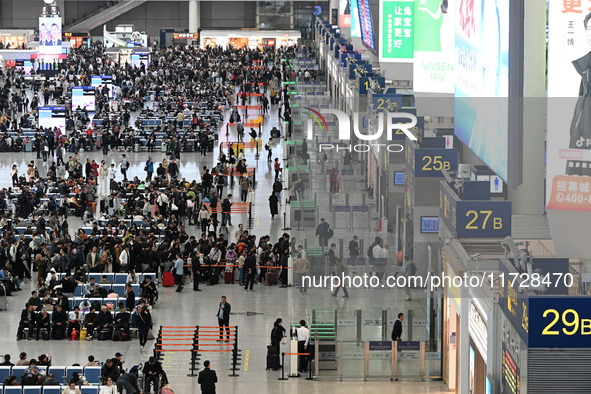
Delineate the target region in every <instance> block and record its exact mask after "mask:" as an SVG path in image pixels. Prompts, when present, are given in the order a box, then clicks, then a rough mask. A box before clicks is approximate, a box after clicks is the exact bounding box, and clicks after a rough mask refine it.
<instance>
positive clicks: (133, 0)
mask: <svg viewBox="0 0 591 394" xmlns="http://www.w3.org/2000/svg"><path fill="white" fill-rule="evenodd" d="M146 1H147V0H122V1H120V2H118V3H117V4H115V5H113V6H111V7H109V8H106V9H104V10H102V11H100V12H98V13H97V14H94V15H91V16H89V17H87V18H86V19H84V20H81V21H76V22H74V24H71V25H69V26H66V27H65V28H64V31H67V32H76V33H84V32H90V31H91V30H93V29H96V28H97V27H99V26H101V25H104V24H105V23H107V22H109V21H111V20H113V19H115V18H116V17H118V16H121V15H123V14H125V13H126V12H128V11H131V10H133V9H134V8H136V7H138V6H140V5H142V4H144V3H145V2H146Z"/></svg>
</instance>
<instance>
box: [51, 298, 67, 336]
mask: <svg viewBox="0 0 591 394" xmlns="http://www.w3.org/2000/svg"><path fill="white" fill-rule="evenodd" d="M52 320H53V329H52V331H53V338H54V339H63V338H64V337H65V336H66V324H67V323H68V314H67V313H66V311H64V309H63V308H62V306H61V305H58V306H57V307H56V311H55V312H53V315H52Z"/></svg>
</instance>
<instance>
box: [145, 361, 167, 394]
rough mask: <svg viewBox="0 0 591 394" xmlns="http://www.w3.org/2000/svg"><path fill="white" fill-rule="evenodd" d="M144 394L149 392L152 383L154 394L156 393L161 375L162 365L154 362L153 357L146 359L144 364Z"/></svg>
mask: <svg viewBox="0 0 591 394" xmlns="http://www.w3.org/2000/svg"><path fill="white" fill-rule="evenodd" d="M143 372H144V393H149V392H150V384H151V383H152V382H153V383H154V392H157V391H158V389H159V388H160V387H159V382H160V374H162V372H163V371H162V364H161V363H160V362H159V361H156V359H155V358H154V356H151V357H150V358H149V359H148V362H147V363H145V364H144V369H143Z"/></svg>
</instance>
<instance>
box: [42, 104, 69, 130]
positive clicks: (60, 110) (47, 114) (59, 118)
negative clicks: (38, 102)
mask: <svg viewBox="0 0 591 394" xmlns="http://www.w3.org/2000/svg"><path fill="white" fill-rule="evenodd" d="M38 110H39V127H43V128H49V129H53V128H55V127H57V128H58V129H60V130H61V132H62V133H65V131H66V114H67V110H66V107H39V108H38Z"/></svg>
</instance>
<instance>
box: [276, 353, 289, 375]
mask: <svg viewBox="0 0 591 394" xmlns="http://www.w3.org/2000/svg"><path fill="white" fill-rule="evenodd" d="M277 380H287V378H286V377H285V352H284V353H281V377H280V378H277Z"/></svg>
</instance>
